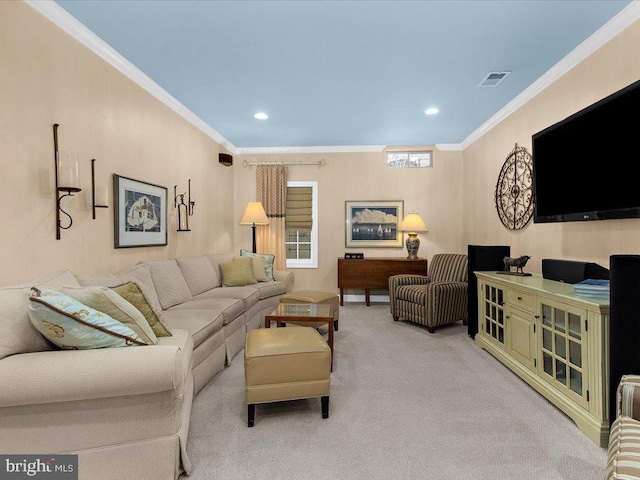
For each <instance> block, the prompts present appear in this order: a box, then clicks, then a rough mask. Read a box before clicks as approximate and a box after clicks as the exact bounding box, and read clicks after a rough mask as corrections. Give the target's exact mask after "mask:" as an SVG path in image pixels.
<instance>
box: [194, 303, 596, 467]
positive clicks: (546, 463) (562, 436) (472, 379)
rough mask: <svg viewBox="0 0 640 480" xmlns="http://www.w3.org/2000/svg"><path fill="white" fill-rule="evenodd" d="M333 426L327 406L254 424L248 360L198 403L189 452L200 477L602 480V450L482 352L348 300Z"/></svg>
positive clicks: (260, 413)
mask: <svg viewBox="0 0 640 480" xmlns="http://www.w3.org/2000/svg"><path fill="white" fill-rule="evenodd" d="M335 349H336V353H335V360H334V370H333V373H332V374H331V399H330V406H329V418H328V419H326V420H323V419H322V417H321V412H320V400H319V399H311V400H298V401H293V402H281V403H275V404H268V405H258V407H257V408H256V423H255V426H254V427H253V428H248V427H247V424H246V416H247V408H246V405H245V403H244V367H243V352H240V353H239V354H238V355H237V356H236V357H235V359H234V362H233V364H232V365H231V366H230V367H228V368H227V369H225V370H224V371H223V372H221V373H220V374H219V375H218V377H217V378H216V379H215V380H214V381H213V383H211V384H209V385H207V386H206V387H205V388H204V389H203V390H202V391H201V392H200V394H199V395H198V396H197V397H196V399H195V400H194V404H193V413H192V419H191V432H190V437H189V443H188V445H187V448H188V452H189V455H190V458H191V461H192V462H193V466H194V471H193V473H192V474H191V475H190V476H189V477H186V476H184V480H204V479H224V480H230V479H261V480H262V479H282V480H289V479H291V480H304V479H345V480H347V479H358V480H360V479H363V480H365V479H366V480H374V479H380V480H382V479H384V480H391V479H407V480H408V479H437V480H449V479H464V480H473V479H482V480H485V479H486V480H500V479H504V480H515V479H517V480H527V479H530V480H555V479H567V480H599V479H602V478H603V477H604V472H605V464H606V451H605V449H602V448H600V447H598V446H596V445H595V444H594V443H592V442H591V441H590V440H589V439H588V438H587V437H586V436H585V435H584V434H582V433H581V432H580V431H579V430H578V428H577V427H576V426H575V424H574V423H573V422H572V421H571V420H570V419H569V418H568V417H566V416H565V415H564V414H563V413H562V412H560V411H559V410H558V409H556V408H555V407H554V406H553V405H552V404H551V403H549V402H548V401H547V400H546V399H544V397H542V396H541V395H539V394H538V393H536V392H535V391H534V390H533V389H531V388H530V387H529V386H528V385H527V384H526V383H524V382H523V381H522V380H520V379H519V378H518V377H517V376H516V375H515V374H513V373H512V372H510V371H509V370H507V369H506V368H505V367H503V366H502V364H500V363H499V362H498V361H496V360H495V359H494V358H493V357H491V356H490V355H489V354H488V353H486V352H485V351H484V350H481V349H479V348H478V347H476V346H475V344H474V343H473V341H472V339H471V338H470V337H469V336H468V335H467V333H466V327H463V326H462V325H454V326H450V327H443V328H441V329H439V330H437V331H436V333H435V334H429V333H427V331H426V329H425V328H424V327H421V326H418V325H415V324H411V323H408V322H393V321H392V319H391V315H390V314H389V306H388V305H387V304H377V305H376V304H373V305H372V306H371V307H366V306H365V305H362V304H347V305H345V306H344V307H342V308H341V310H340V330H339V331H338V332H336V336H335Z"/></svg>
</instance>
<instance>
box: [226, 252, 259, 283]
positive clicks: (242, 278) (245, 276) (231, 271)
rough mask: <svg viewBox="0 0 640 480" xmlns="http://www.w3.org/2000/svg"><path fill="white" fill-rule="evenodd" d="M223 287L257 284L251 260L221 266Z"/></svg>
mask: <svg viewBox="0 0 640 480" xmlns="http://www.w3.org/2000/svg"><path fill="white" fill-rule="evenodd" d="M220 273H221V277H222V286H223V287H243V286H245V285H252V284H255V283H257V281H256V277H254V276H253V266H252V263H251V259H250V258H241V259H238V260H233V261H231V262H227V263H221V264H220Z"/></svg>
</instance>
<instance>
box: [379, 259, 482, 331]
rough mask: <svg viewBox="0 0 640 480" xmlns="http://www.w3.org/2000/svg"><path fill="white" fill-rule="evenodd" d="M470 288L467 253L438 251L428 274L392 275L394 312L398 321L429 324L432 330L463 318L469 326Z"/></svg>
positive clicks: (390, 286) (390, 293)
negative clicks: (468, 295)
mask: <svg viewBox="0 0 640 480" xmlns="http://www.w3.org/2000/svg"><path fill="white" fill-rule="evenodd" d="M468 288H469V284H468V278H467V256H466V255H464V254H458V253H439V254H436V255H434V256H433V258H432V259H431V262H430V265H429V269H428V274H427V276H423V275H392V276H391V277H389V300H390V304H391V315H393V319H394V320H395V321H398V320H400V319H401V318H402V319H406V320H409V321H411V322H415V323H419V324H421V325H426V327H427V330H429V333H433V332H434V331H435V329H436V327H439V326H441V325H448V324H450V323H455V322H458V321H460V320H462V322H463V323H464V324H465V325H466V324H467V290H468Z"/></svg>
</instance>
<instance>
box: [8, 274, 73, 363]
mask: <svg viewBox="0 0 640 480" xmlns="http://www.w3.org/2000/svg"><path fill="white" fill-rule="evenodd" d="M78 285H79V284H78V281H77V280H76V278H75V277H74V275H73V273H71V271H70V270H60V271H57V272H54V273H50V274H47V275H44V276H42V277H38V278H35V279H33V280H31V281H29V282H26V283H23V284H20V285H13V286H8V287H4V288H0V328H1V330H2V334H1V335H0V359H2V358H4V357H7V356H9V355H13V354H16V353H29V352H42V351H45V350H52V349H53V346H52V344H51V343H49V342H47V341H46V340H45V338H44V337H43V336H42V335H41V334H40V332H38V330H36V329H35V328H34V327H33V325H32V324H31V321H30V319H29V296H30V294H31V287H32V286H34V287H38V288H44V287H52V288H55V287H63V286H78Z"/></svg>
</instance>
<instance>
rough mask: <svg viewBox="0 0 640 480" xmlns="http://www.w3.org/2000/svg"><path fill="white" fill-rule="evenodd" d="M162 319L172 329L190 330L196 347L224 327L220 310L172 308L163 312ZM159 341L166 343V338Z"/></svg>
mask: <svg viewBox="0 0 640 480" xmlns="http://www.w3.org/2000/svg"><path fill="white" fill-rule="evenodd" d="M162 321H163V322H164V323H165V324H166V325H167V326H168V327H169V328H170V329H171V330H175V329H182V330H186V331H188V332H189V334H190V335H191V336H192V337H193V345H194V347H196V348H197V347H198V346H199V345H200V344H201V343H202V342H204V341H205V340H206V339H207V338H209V337H211V336H213V335H215V334H216V333H217V332H218V331H220V330H221V329H222V323H223V321H224V319H223V317H222V312H221V311H220V310H215V309H210V310H209V309H207V310H197V309H194V310H176V309H174V308H171V309H169V310H167V311H166V312H164V313H163V314H162ZM158 342H159V343H164V340H162V341H161V340H158Z"/></svg>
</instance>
